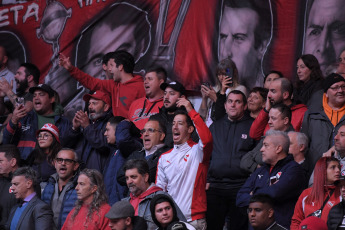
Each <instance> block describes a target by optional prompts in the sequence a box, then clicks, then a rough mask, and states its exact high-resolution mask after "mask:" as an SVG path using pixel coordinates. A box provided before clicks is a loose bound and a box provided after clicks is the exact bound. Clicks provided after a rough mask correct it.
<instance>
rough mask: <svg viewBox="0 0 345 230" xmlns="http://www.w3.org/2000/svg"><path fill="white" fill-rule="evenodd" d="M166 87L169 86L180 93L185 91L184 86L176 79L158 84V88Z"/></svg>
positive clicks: (163, 88) (182, 93)
mask: <svg viewBox="0 0 345 230" xmlns="http://www.w3.org/2000/svg"><path fill="white" fill-rule="evenodd" d="M167 87H170V88H172V89H173V90H175V91H177V92H180V93H181V95H184V94H185V92H186V89H185V88H184V86H183V85H182V84H181V83H180V82H178V81H172V82H169V83H162V84H161V85H160V88H161V89H162V90H165V89H166V88H167Z"/></svg>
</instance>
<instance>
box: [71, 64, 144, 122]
mask: <svg viewBox="0 0 345 230" xmlns="http://www.w3.org/2000/svg"><path fill="white" fill-rule="evenodd" d="M69 72H70V74H71V76H72V77H74V78H75V79H76V80H77V81H79V82H80V83H81V84H82V85H83V86H85V87H86V88H88V89H90V90H92V91H96V90H101V91H104V92H107V93H109V94H110V95H111V103H112V108H113V115H114V116H123V117H126V118H127V117H128V110H129V106H130V105H131V104H132V102H133V101H135V100H136V99H138V98H141V97H145V89H144V81H143V78H142V77H141V76H139V75H135V76H134V77H133V78H132V79H131V80H129V81H127V82H125V83H120V82H115V81H113V80H100V79H97V78H94V77H91V76H90V75H88V74H86V73H84V72H82V71H81V70H80V69H78V68H77V67H73V68H72V69H71V70H70V71H69Z"/></svg>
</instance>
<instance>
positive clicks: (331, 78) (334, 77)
mask: <svg viewBox="0 0 345 230" xmlns="http://www.w3.org/2000/svg"><path fill="white" fill-rule="evenodd" d="M341 81H343V82H345V79H344V78H343V77H342V76H341V75H339V74H337V73H331V74H330V75H328V76H327V77H326V78H325V81H324V83H323V90H324V92H325V93H326V92H327V90H328V89H329V88H330V87H331V86H332V85H333V84H335V83H338V82H341Z"/></svg>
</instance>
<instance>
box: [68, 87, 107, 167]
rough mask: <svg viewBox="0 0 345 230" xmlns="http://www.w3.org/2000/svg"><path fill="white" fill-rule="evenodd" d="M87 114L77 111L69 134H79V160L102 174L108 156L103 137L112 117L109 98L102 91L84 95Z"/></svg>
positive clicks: (105, 141) (77, 149) (77, 148)
mask: <svg viewBox="0 0 345 230" xmlns="http://www.w3.org/2000/svg"><path fill="white" fill-rule="evenodd" d="M83 100H84V101H85V102H86V104H88V113H87V112H83V111H82V110H79V111H77V112H76V114H75V116H74V118H73V121H72V123H73V127H72V129H73V130H71V132H77V133H79V134H81V138H80V140H79V142H78V145H77V147H76V152H77V153H78V156H79V157H80V160H81V161H82V162H83V163H85V166H86V168H88V169H97V170H98V171H99V172H101V173H102V172H103V170H104V167H105V165H106V161H107V159H108V156H109V151H110V150H109V148H108V145H107V140H106V137H105V136H104V135H103V134H104V132H105V127H106V125H107V121H108V119H109V118H110V117H111V116H112V113H111V100H110V96H109V95H108V94H107V93H105V92H103V91H96V92H95V93H93V94H85V95H84V97H83Z"/></svg>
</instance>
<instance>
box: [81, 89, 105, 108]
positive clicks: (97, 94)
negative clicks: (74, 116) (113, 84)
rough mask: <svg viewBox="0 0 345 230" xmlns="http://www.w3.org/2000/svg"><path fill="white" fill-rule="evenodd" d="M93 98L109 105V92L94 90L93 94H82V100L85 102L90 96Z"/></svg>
mask: <svg viewBox="0 0 345 230" xmlns="http://www.w3.org/2000/svg"><path fill="white" fill-rule="evenodd" d="M91 97H92V98H95V99H97V100H102V101H104V102H105V103H106V104H108V105H111V100H110V97H109V94H107V93H104V92H102V91H96V92H94V93H93V94H85V95H84V96H83V100H84V101H85V102H89V100H90V98H91Z"/></svg>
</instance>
